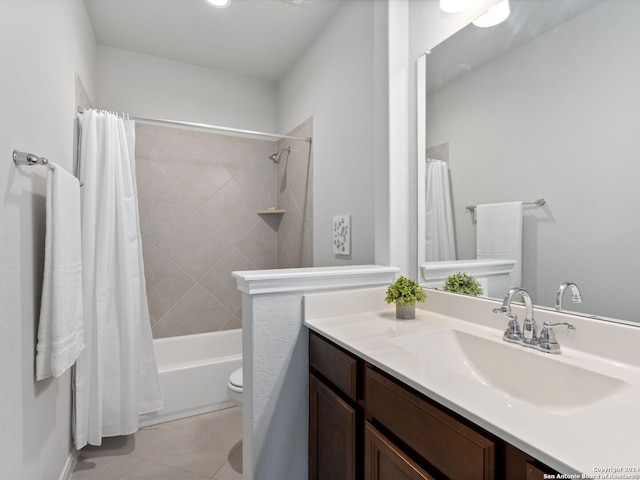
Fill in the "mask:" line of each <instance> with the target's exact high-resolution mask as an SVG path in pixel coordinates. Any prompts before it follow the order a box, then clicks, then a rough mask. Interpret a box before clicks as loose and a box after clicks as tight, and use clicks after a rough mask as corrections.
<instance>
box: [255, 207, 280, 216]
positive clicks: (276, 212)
mask: <svg viewBox="0 0 640 480" xmlns="http://www.w3.org/2000/svg"><path fill="white" fill-rule="evenodd" d="M284 212H285V211H284V209H281V208H279V209H277V210H260V211H259V212H258V215H281V214H283V213H284Z"/></svg>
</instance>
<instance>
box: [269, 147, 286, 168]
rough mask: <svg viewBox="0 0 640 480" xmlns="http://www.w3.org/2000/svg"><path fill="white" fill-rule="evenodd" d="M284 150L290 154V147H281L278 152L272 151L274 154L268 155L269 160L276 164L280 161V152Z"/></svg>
mask: <svg viewBox="0 0 640 480" xmlns="http://www.w3.org/2000/svg"><path fill="white" fill-rule="evenodd" d="M284 152H287V153H289V154H290V153H291V147H286V148H283V149H282V150H280V151H279V152H277V153H274V154H272V155H269V160H271V161H272V162H273V163H276V164H277V163H280V157H281V156H282V154H283V153H284Z"/></svg>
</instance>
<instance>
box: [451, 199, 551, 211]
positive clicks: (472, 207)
mask: <svg viewBox="0 0 640 480" xmlns="http://www.w3.org/2000/svg"><path fill="white" fill-rule="evenodd" d="M545 203H547V201H546V200H545V199H544V198H539V199H538V200H534V201H531V202H522V204H523V205H536V206H538V207H541V206H542V205H544V204H545ZM476 206H477V205H468V206H466V207H464V208H466V209H467V210H469V211H471V212H474V211H475V209H476Z"/></svg>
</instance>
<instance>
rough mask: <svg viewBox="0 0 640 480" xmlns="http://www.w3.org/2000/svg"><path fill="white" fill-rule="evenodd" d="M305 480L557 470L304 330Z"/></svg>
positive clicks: (468, 479) (517, 475)
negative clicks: (306, 362)
mask: <svg viewBox="0 0 640 480" xmlns="http://www.w3.org/2000/svg"><path fill="white" fill-rule="evenodd" d="M309 367H310V375H309V401H310V410H309V469H310V474H309V478H310V479H312V480H341V479H365V480H418V479H432V480H433V479H453V480H485V479H486V480H491V479H506V480H539V479H542V478H544V475H545V474H556V475H557V472H555V471H553V470H552V469H550V468H549V467H547V466H545V465H543V464H541V463H540V462H538V461H536V460H535V459H534V458H533V457H531V456H529V455H527V454H526V453H524V452H522V451H520V450H519V449H517V448H516V447H514V446H512V445H510V444H508V443H507V442H505V441H503V440H501V439H499V438H497V437H496V436H494V435H492V434H490V433H489V432H486V431H484V430H483V429H481V428H480V427H478V426H476V425H474V424H472V423H471V422H469V421H467V420H466V419H464V418H462V417H460V416H459V415H457V414H456V413H454V412H451V411H449V410H448V409H446V408H445V407H443V406H441V405H439V404H437V403H435V402H434V401H432V400H430V399H429V398H427V397H425V396H424V395H422V394H421V393H419V392H417V391H415V390H413V389H411V388H409V387H408V386H406V385H404V384H402V383H401V382H399V381H398V380H396V379H394V378H392V377H390V376H389V375H387V374H386V373H384V372H381V371H380V370H378V369H377V368H375V367H373V366H371V365H368V364H367V363H366V362H364V361H363V360H361V359H359V358H357V357H355V356H354V355H352V354H351V353H349V352H347V351H345V350H344V349H342V348H340V347H339V346H337V345H335V344H333V343H331V342H329V341H328V340H326V339H324V338H323V337H321V336H320V335H318V334H317V333H315V332H310V335H309Z"/></svg>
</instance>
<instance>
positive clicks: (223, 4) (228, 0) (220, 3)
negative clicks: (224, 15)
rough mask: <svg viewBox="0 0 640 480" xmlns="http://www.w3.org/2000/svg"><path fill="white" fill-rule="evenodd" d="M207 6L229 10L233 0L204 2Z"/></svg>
mask: <svg viewBox="0 0 640 480" xmlns="http://www.w3.org/2000/svg"><path fill="white" fill-rule="evenodd" d="M204 1H205V3H206V4H207V5H211V6H212V7H216V8H227V7H228V6H229V5H230V4H231V0H204Z"/></svg>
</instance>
